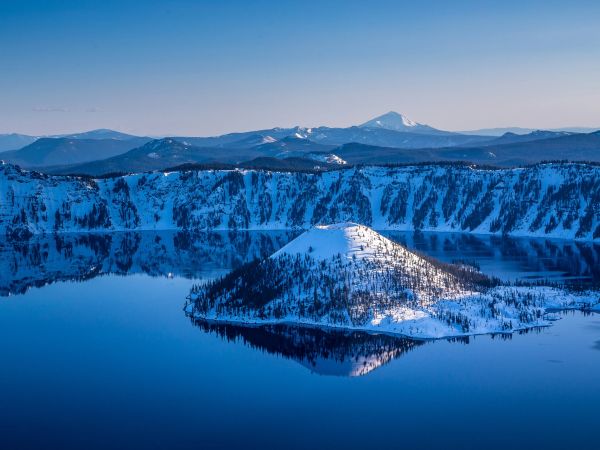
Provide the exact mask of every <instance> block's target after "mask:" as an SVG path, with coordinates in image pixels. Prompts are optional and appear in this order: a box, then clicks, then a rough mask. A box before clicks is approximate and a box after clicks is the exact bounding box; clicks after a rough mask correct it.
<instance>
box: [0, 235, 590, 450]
mask: <svg viewBox="0 0 600 450" xmlns="http://www.w3.org/2000/svg"><path fill="white" fill-rule="evenodd" d="M388 235H389V236H390V237H392V238H394V239H396V240H398V241H400V242H402V243H405V244H407V245H408V246H409V247H412V248H417V249H418V250H419V251H422V252H424V253H427V254H431V255H433V256H436V257H440V258H442V259H444V260H447V261H452V260H458V259H462V260H469V261H473V262H476V263H477V264H479V265H480V267H481V269H482V270H483V271H484V272H486V273H490V274H494V275H496V276H500V277H502V278H506V279H518V278H526V279H550V280H553V281H560V282H570V283H574V282H575V283H583V284H588V285H591V284H598V282H599V280H600V273H599V272H600V247H599V246H598V245H592V244H581V243H572V242H561V241H544V240H528V239H514V240H512V239H511V240H507V239H498V238H489V237H474V236H464V235H452V234H448V235H443V234H437V235H432V234H420V235H414V234H412V233H388ZM292 237H294V235H293V234H291V233H242V234H231V233H220V234H197V235H193V236H191V235H188V234H183V233H120V234H112V235H111V234H107V235H100V236H87V235H67V236H62V237H61V238H60V239H55V238H35V239H32V240H30V241H29V242H7V241H3V242H0V256H1V258H0V270H1V272H0V295H1V296H2V297H0V360H1V361H2V366H1V370H0V448H1V449H7V450H8V449H21V448H35V449H41V448H52V449H55V448H57V449H67V448H86V449H87V448H111V449H121V448H122V449H132V448H160V449H163V448H165V449H177V448H199V449H203V448H292V449H293V448H311V449H313V448H324V447H329V448H345V449H348V448H365V447H367V448H373V447H386V448H411V449H415V448H446V449H454V448H457V449H459V448H460V449H469V448H474V449H475V448H486V449H496V448H498V449H500V448H502V449H506V448H513V449H515V448H528V449H531V448H544V449H565V448H578V449H597V448H600V444H599V441H600V436H599V435H598V431H597V429H598V416H597V414H598V405H600V381H599V380H600V315H598V314H588V315H584V314H582V313H568V314H565V315H563V317H562V319H561V320H559V321H557V322H556V323H555V325H554V326H552V327H550V328H544V329H540V330H534V331H531V332H529V333H526V334H518V335H514V336H512V338H508V339H507V338H502V337H498V336H496V337H491V336H478V337H476V338H470V339H468V340H459V341H453V342H450V341H429V342H422V341H411V340H406V339H393V338H390V337H387V336H376V335H365V334H361V333H339V332H338V333H333V332H324V331H319V330H313V329H303V328H294V327H268V328H239V327H215V326H210V327H209V326H207V325H205V324H202V323H193V322H192V321H191V320H190V319H189V318H188V317H186V316H185V314H184V312H183V311H182V306H183V303H184V300H185V296H186V295H187V293H188V291H189V289H190V287H191V285H192V284H193V283H195V282H197V280H201V279H207V278H212V277H215V276H218V275H221V274H224V273H226V272H227V271H228V270H230V269H231V268H233V267H236V266H238V265H239V264H241V263H243V262H244V261H247V260H250V259H252V258H254V257H258V256H261V255H265V254H269V253H271V252H273V251H275V250H276V249H277V248H279V247H281V246H282V245H284V244H285V243H286V242H287V241H288V240H289V239H291V238H292Z"/></svg>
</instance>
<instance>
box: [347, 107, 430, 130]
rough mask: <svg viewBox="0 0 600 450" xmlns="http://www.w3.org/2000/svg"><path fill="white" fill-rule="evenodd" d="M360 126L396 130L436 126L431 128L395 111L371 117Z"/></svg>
mask: <svg viewBox="0 0 600 450" xmlns="http://www.w3.org/2000/svg"><path fill="white" fill-rule="evenodd" d="M359 126H360V127H362V128H384V129H386V130H394V131H421V130H432V131H433V130H434V128H431V127H430V126H429V125H424V124H421V123H418V122H415V121H414V120H411V119H409V118H408V117H406V116H405V115H403V114H400V113H397V112H395V111H390V112H388V113H386V114H383V115H381V116H378V117H375V118H374V119H371V120H369V121H368V122H365V123H363V124H362V125H359Z"/></svg>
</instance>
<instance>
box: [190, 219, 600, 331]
mask: <svg viewBox="0 0 600 450" xmlns="http://www.w3.org/2000/svg"><path fill="white" fill-rule="evenodd" d="M599 303H600V294H598V293H597V292H577V293H575V292H569V291H566V290H563V289H560V288H553V287H542V286H511V285H507V284H505V283H501V282H500V281H499V280H497V279H495V278H491V277H488V276H486V275H484V274H482V273H480V272H479V271H477V270H475V269H474V268H472V267H469V266H462V265H453V264H446V263H442V262H440V261H437V260H435V259H432V258H429V257H425V256H423V255H419V254H416V253H414V252H411V251H409V250H407V249H406V248H404V247H403V246H401V245H399V244H397V243H395V242H393V241H391V240H389V239H387V238H385V237H384V236H382V235H380V234H379V233H377V232H375V231H374V230H372V229H371V228H368V227H366V226H362V225H357V224H354V223H339V224H334V225H328V226H316V227H314V228H312V229H310V230H309V231H307V232H305V233H303V234H302V235H300V236H299V237H297V238H296V239H294V240H293V241H291V242H290V243H289V244H287V245H286V246H284V247H283V248H281V249H280V250H279V251H277V252H275V253H274V254H273V255H271V256H270V257H269V258H266V259H264V260H262V261H254V262H252V263H249V264H246V265H244V266H242V267H240V268H239V269H237V270H234V271H233V272H231V273H230V274H228V275H226V276H224V277H222V278H219V279H217V280H214V281H210V282H207V283H204V284H201V285H198V286H194V287H193V289H192V291H191V293H190V295H189V301H188V303H187V304H186V306H185V310H186V313H187V314H189V315H190V316H192V317H193V318H194V319H201V320H208V321H217V322H227V323H239V324H252V325H261V324H272V323H293V324H298V325H309V326H320V327H337V328H345V329H353V330H364V331H370V332H384V333H391V334H397V335H403V336H409V337H414V338H442V337H451V336H467V335H473V334H483V333H497V332H512V331H516V330H522V329H526V328H532V327H538V326H545V325H548V324H550V323H551V321H552V319H553V316H552V314H551V312H552V311H553V310H561V309H589V308H594V307H596V306H597V305H598V304H599Z"/></svg>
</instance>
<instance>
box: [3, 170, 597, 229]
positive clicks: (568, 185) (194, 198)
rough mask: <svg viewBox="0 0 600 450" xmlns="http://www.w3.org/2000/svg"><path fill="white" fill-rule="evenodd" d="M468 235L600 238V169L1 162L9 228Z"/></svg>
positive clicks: (6, 225) (5, 225)
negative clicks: (360, 229)
mask: <svg viewBox="0 0 600 450" xmlns="http://www.w3.org/2000/svg"><path fill="white" fill-rule="evenodd" d="M343 221H352V222H357V223H361V224H364V225H368V226H370V227H372V228H375V229H379V230H429V231H462V232H473V233H484V234H489V233H491V234H498V235H502V234H510V235H516V236H544V237H553V238H566V239H581V240H600V167H599V166H594V165H586V164H575V163H565V164H541V165H537V166H533V167H528V168H519V169H506V170H500V169H498V170H481V169H474V168H472V167H468V166H458V165H436V164H431V165H422V166H406V167H396V168H386V167H363V168H350V169H340V170H335V171H330V172H325V173H290V172H269V171H260V170H204V171H186V172H171V173H162V172H155V173H146V174H137V175H130V176H125V177H115V178H106V179H97V180H93V179H85V178H73V177H52V176H46V175H41V174H38V173H35V172H28V171H23V170H20V169H18V168H17V167H15V166H12V165H9V164H3V165H1V166H0V233H1V234H22V233H25V234H29V233H34V234H35V233H52V232H68V231H90V230H102V231H104V230H144V229H145V230H154V229H157V230H161V229H189V230H228V229H259V230H270V229H309V228H311V227H312V226H313V225H316V224H331V223H336V222H343Z"/></svg>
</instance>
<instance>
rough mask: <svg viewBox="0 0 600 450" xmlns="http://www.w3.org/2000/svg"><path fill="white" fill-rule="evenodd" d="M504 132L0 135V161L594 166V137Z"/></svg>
mask: <svg viewBox="0 0 600 450" xmlns="http://www.w3.org/2000/svg"><path fill="white" fill-rule="evenodd" d="M495 130H496V131H497V130H500V129H495ZM511 130H512V131H508V132H506V133H504V134H502V135H501V136H492V135H489V133H488V132H489V131H490V130H482V134H470V133H471V132H468V133H454V132H449V131H444V130H438V129H436V128H433V127H431V126H429V125H425V124H421V123H418V122H415V121H413V120H411V119H409V118H407V117H406V116H404V115H402V114H399V113H396V112H389V113H386V114H383V115H381V116H378V117H375V118H373V119H371V120H369V121H367V122H365V123H363V124H361V125H359V126H351V127H348V128H332V127H316V128H304V127H292V128H271V129H265V130H254V131H248V132H241V133H230V134H225V135H221V136H214V137H183V136H180V137H169V138H161V139H151V138H148V137H138V136H133V135H130V134H126V133H121V132H118V131H112V130H107V129H98V130H92V131H88V132H83V133H75V134H69V135H59V136H51V137H34V136H26V135H18V134H10V135H0V151H1V150H7V148H8V147H10V146H16V147H17V148H18V149H16V150H14V149H13V150H11V151H3V152H2V153H0V159H2V160H4V161H7V162H10V163H14V164H18V165H20V166H22V167H24V168H29V169H36V170H39V171H42V172H47V173H53V174H87V175H94V176H99V175H105V174H107V173H116V172H141V171H152V170H164V169H168V168H174V167H178V166H182V165H198V164H205V165H206V164H209V165H215V166H218V167H225V166H231V167H235V166H237V167H252V168H267V169H268V168H272V169H282V170H287V169H290V170H292V169H298V170H308V169H311V167H312V168H316V169H328V168H333V167H336V166H338V165H339V164H346V163H349V164H401V163H414V162H426V161H469V162H473V163H479V164H490V165H496V166H504V167H506V166H514V165H523V164H530V163H535V162H540V161H543V160H572V161H581V160H585V161H600V132H592V133H576V132H574V131H556V130H554V131H553V130H533V131H531V132H529V133H525V134H523V133H522V132H523V131H524V130H526V129H511ZM486 134H488V135H486Z"/></svg>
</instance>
